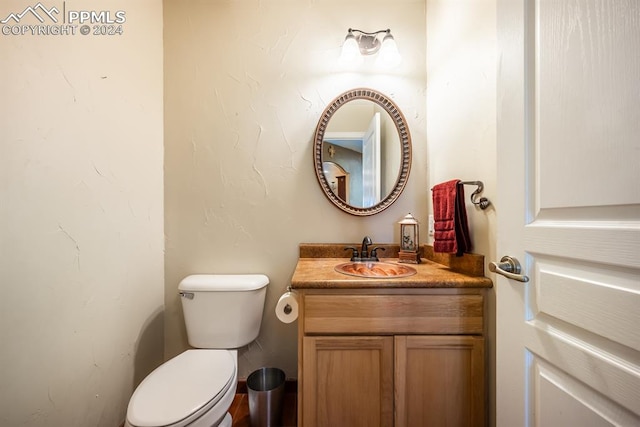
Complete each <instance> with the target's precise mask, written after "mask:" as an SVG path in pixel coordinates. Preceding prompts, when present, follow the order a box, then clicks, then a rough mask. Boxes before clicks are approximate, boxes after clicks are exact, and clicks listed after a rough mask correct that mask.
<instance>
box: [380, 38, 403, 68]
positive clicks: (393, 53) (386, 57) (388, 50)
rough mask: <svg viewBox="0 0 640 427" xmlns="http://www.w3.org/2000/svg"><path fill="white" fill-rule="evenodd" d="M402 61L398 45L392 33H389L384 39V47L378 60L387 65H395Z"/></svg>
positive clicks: (381, 48)
mask: <svg viewBox="0 0 640 427" xmlns="http://www.w3.org/2000/svg"><path fill="white" fill-rule="evenodd" d="M401 61H402V57H401V56H400V52H398V45H396V41H395V40H394V38H393V36H392V35H391V34H387V35H385V36H384V39H382V47H380V52H378V62H379V63H380V64H382V65H384V66H385V67H394V66H396V65H398V64H400V62H401Z"/></svg>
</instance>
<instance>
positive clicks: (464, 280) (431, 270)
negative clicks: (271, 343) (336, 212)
mask: <svg viewBox="0 0 640 427" xmlns="http://www.w3.org/2000/svg"><path fill="white" fill-rule="evenodd" d="M348 261H349V259H348V258H300V259H299V260H298V264H297V265H296V269H295V272H294V273H293V277H292V279H291V287H292V288H293V289H353V288H357V289H361V288H490V287H492V286H493V282H492V281H491V280H490V279H489V278H487V277H483V276H472V275H467V274H464V273H461V272H456V271H453V270H452V269H451V268H450V267H447V266H445V265H442V264H438V263H435V262H433V261H430V260H427V259H424V258H423V259H422V263H421V264H402V265H409V266H411V267H413V268H415V269H416V271H417V273H416V274H414V275H413V276H409V277H401V278H372V277H357V276H349V275H346V274H343V273H338V272H337V271H335V270H334V267H335V266H336V265H338V264H341V263H344V262H348ZM380 261H382V262H391V263H395V262H397V261H398V260H397V258H381V259H380Z"/></svg>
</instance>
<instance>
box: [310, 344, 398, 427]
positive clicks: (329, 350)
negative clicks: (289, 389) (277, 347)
mask: <svg viewBox="0 0 640 427" xmlns="http://www.w3.org/2000/svg"><path fill="white" fill-rule="evenodd" d="M302 357H303V363H302V365H303V366H302V408H300V409H301V411H302V418H301V422H302V425H303V426H304V427H339V426H345V427H346V426H348V427H358V426H362V427H375V426H389V427H390V426H392V425H393V337H375V336H374V337H309V336H306V337H304V338H303V349H302Z"/></svg>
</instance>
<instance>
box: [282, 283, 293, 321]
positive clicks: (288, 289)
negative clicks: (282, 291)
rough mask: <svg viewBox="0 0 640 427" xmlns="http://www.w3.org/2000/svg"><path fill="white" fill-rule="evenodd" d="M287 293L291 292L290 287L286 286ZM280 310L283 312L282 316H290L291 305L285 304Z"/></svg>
mask: <svg viewBox="0 0 640 427" xmlns="http://www.w3.org/2000/svg"><path fill="white" fill-rule="evenodd" d="M287 292H291V286H287ZM282 310H283V311H284V314H291V312H292V311H293V308H292V307H291V305H289V304H287V305H285V306H284V308H283V309H282Z"/></svg>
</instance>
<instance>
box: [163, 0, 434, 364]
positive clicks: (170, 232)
mask: <svg viewBox="0 0 640 427" xmlns="http://www.w3.org/2000/svg"><path fill="white" fill-rule="evenodd" d="M164 20H165V40H164V42H165V201H166V210H165V215H166V221H165V233H166V295H165V304H166V319H165V356H166V357H170V356H173V355H175V354H177V353H179V352H181V351H182V350H183V349H185V348H187V342H186V338H185V331H184V326H183V321H182V312H181V307H180V300H179V298H178V295H177V285H178V283H179V281H180V280H181V279H182V278H183V277H184V276H186V275H188V274H191V273H265V274H267V275H268V276H269V278H270V279H271V283H270V285H269V289H268V292H267V300H266V306H265V313H264V318H263V323H262V330H261V333H260V336H259V337H258V339H257V340H256V341H255V342H254V343H252V344H250V345H249V346H248V347H245V348H243V349H241V351H240V352H239V359H240V361H239V363H240V376H241V377H246V376H247V375H248V374H249V373H250V372H251V371H252V370H253V369H255V368H258V367H261V366H277V367H281V368H282V369H284V370H285V372H286V374H287V376H288V377H297V372H296V366H297V344H296V328H297V323H293V324H289V325H285V324H283V323H280V322H279V321H278V320H277V319H276V317H275V314H274V308H275V305H276V302H277V300H278V298H279V297H280V295H281V294H282V293H283V292H284V291H285V288H286V287H287V285H288V284H289V280H290V278H291V275H292V273H293V270H294V268H295V265H296V261H297V254H298V244H299V243H301V242H358V241H361V240H362V238H363V237H364V236H365V235H370V236H371V237H372V239H373V240H374V241H378V242H392V241H397V239H398V237H397V234H398V230H397V228H398V227H397V225H396V222H397V221H399V220H400V219H401V218H402V217H403V216H404V215H406V214H407V212H412V213H413V214H414V215H416V216H417V218H419V219H420V220H422V221H425V223H426V219H427V203H428V199H427V198H428V197H429V190H428V185H427V156H426V137H425V131H426V121H425V84H426V75H425V52H426V40H425V34H426V29H425V24H426V17H425V2H424V0H418V1H409V0H403V1H394V2H390V1H369V0H366V1H365V0H356V1H348V2H344V1H300V0H290V1H283V0H271V1H257V0H256V1H243V2H237V1H233V2H232V1H215V2H202V1H178V0H165V2H164ZM350 27H353V28H359V29H362V30H365V31H367V30H368V31H373V30H378V29H386V28H391V30H392V32H393V34H394V36H395V38H396V41H397V43H398V45H399V49H400V51H401V54H402V56H403V58H404V61H403V63H402V65H401V66H400V67H399V68H398V69H396V70H393V71H392V72H383V71H381V70H380V69H377V68H375V67H374V66H373V65H371V64H369V65H370V66H369V67H362V68H360V69H358V70H356V71H349V70H345V69H343V68H342V66H341V65H340V64H339V63H338V61H337V59H338V57H339V54H340V47H341V45H342V42H343V40H344V37H345V35H346V32H347V29H348V28H350ZM361 86H365V87H371V88H374V89H377V90H379V91H381V92H383V93H385V94H386V95H388V96H389V97H390V98H391V99H393V101H394V102H396V103H397V104H398V106H399V107H400V108H401V109H402V111H403V112H404V114H405V116H406V119H407V121H408V124H409V128H410V131H411V134H412V137H413V150H414V151H413V166H412V170H411V177H410V180H409V183H408V184H407V187H406V189H405V191H404V193H403V194H402V196H401V197H400V198H399V199H398V201H397V202H396V203H395V204H394V205H393V206H392V207H390V208H389V209H387V210H386V211H384V212H382V213H381V214H378V215H376V216H373V217H368V218H361V217H354V216H351V215H348V214H346V213H344V212H342V211H340V210H338V209H337V208H336V207H334V206H333V205H331V204H330V203H329V202H328V200H327V199H326V198H325V196H324V195H323V193H322V191H321V190H320V188H319V186H318V183H317V181H316V177H315V174H314V171H313V161H312V138H313V133H314V130H315V126H316V123H317V120H318V118H319V117H320V115H321V113H322V111H323V109H324V107H325V106H326V105H327V104H328V103H329V102H331V100H332V99H333V98H334V97H335V96H336V95H338V94H339V93H341V92H343V91H345V90H348V89H352V88H355V87H361Z"/></svg>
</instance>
